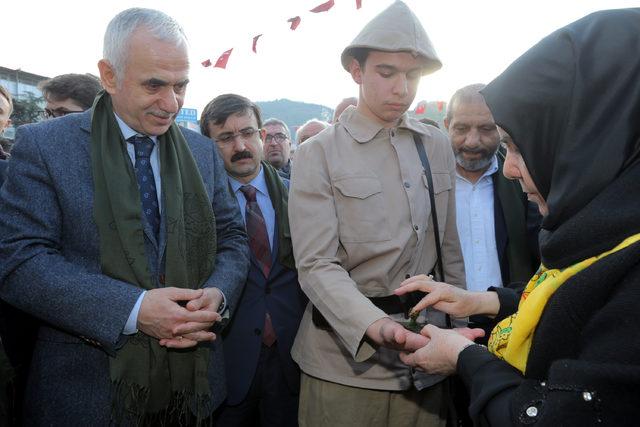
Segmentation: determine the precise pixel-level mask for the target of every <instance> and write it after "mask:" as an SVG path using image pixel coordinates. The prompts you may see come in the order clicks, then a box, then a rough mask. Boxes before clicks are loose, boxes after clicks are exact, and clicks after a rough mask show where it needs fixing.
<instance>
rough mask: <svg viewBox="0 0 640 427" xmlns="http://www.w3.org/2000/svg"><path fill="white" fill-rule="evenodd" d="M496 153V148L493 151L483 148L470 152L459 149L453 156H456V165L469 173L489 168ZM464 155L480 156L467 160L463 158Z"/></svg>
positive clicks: (465, 149)
mask: <svg viewBox="0 0 640 427" xmlns="http://www.w3.org/2000/svg"><path fill="white" fill-rule="evenodd" d="M497 151H498V147H496V149H495V150H486V149H484V148H479V149H475V150H470V149H467V148H461V149H459V150H455V151H454V154H455V156H456V163H458V165H460V167H461V168H462V169H464V170H467V171H469V172H477V171H479V170H482V169H486V168H488V167H489V165H490V164H491V161H492V160H493V156H495V154H496V152H497ZM464 153H472V154H480V157H477V158H475V159H467V158H465V156H464Z"/></svg>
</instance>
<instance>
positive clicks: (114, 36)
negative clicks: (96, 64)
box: [102, 7, 187, 78]
mask: <svg viewBox="0 0 640 427" xmlns="http://www.w3.org/2000/svg"><path fill="white" fill-rule="evenodd" d="M143 26H144V27H145V28H146V29H147V30H148V31H149V32H150V33H151V34H152V35H153V36H154V37H156V38H157V39H159V40H162V41H164V42H168V43H175V45H176V46H184V45H186V43H187V36H186V35H185V34H184V31H183V29H182V27H181V26H180V24H178V22H176V20H175V19H173V18H172V17H170V16H169V15H167V14H165V13H163V12H160V11H159V10H154V9H144V8H138V7H134V8H131V9H127V10H123V11H122V12H120V13H118V14H117V15H116V16H115V17H114V18H113V19H112V20H111V22H109V25H108V26H107V30H106V31H105V33H104V47H103V53H102V54H103V56H104V59H106V60H107V61H109V63H110V64H111V67H113V70H114V72H115V74H116V77H118V78H121V77H122V75H123V74H124V70H125V67H126V65H127V57H128V53H129V44H130V42H131V36H132V35H133V33H134V32H135V31H136V30H137V29H138V28H140V27H143Z"/></svg>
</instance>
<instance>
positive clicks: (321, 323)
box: [311, 292, 424, 331]
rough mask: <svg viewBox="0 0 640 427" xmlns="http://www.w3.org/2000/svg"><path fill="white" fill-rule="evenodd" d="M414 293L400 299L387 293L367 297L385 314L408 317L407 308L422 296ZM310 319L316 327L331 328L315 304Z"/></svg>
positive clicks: (328, 329) (409, 308)
mask: <svg viewBox="0 0 640 427" xmlns="http://www.w3.org/2000/svg"><path fill="white" fill-rule="evenodd" d="M414 294H416V295H415V296H414V295H411V296H410V297H409V298H407V299H406V300H402V299H400V297H399V296H397V295H389V296H386V297H371V298H368V299H369V301H371V302H372V303H373V305H375V306H376V307H378V308H379V309H380V310H382V311H384V312H385V313H386V314H400V313H402V314H404V315H405V317H408V316H409V310H411V308H412V307H413V306H414V305H415V304H416V303H417V301H420V298H422V297H423V296H424V294H420V293H417V292H414ZM418 296H419V297H418ZM412 297H413V298H412ZM415 297H418V299H417V300H416V299H415ZM311 319H312V320H313V324H314V325H315V326H316V328H319V329H324V330H327V331H330V330H332V328H331V325H330V324H329V322H327V319H325V317H324V316H323V315H322V313H320V310H318V309H317V308H316V307H315V306H313V311H312V313H311Z"/></svg>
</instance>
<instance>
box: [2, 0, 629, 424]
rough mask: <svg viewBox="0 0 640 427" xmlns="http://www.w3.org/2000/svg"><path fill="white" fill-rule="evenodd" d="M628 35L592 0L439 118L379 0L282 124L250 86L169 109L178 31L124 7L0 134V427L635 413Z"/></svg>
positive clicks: (400, 18) (396, 14)
mask: <svg viewBox="0 0 640 427" xmlns="http://www.w3.org/2000/svg"><path fill="white" fill-rule="evenodd" d="M638 51H640V11H639V10H638V9H626V10H616V11H602V12H598V13H595V14H592V15H589V16H587V17H585V18H583V19H581V20H578V21H576V22H574V23H572V24H569V25H568V26H566V27H564V28H561V29H559V30H558V31H556V32H554V33H552V34H551V35H549V36H548V37H546V38H545V39H543V40H542V41H540V42H539V43H538V44H536V45H535V46H533V47H532V48H531V49H530V50H529V51H527V52H526V53H525V54H524V55H523V56H521V57H520V58H518V59H517V60H516V61H515V62H514V63H513V64H512V65H511V66H510V67H509V68H507V70H505V71H504V73H503V74H501V75H500V76H498V77H497V78H496V79H495V80H494V81H492V82H490V83H488V84H486V85H485V84H479V83H472V82H469V83H470V84H469V85H467V86H465V87H462V88H460V89H458V90H457V91H456V92H455V93H454V94H453V96H452V97H451V99H450V101H449V102H448V104H447V110H446V117H445V119H444V122H443V123H442V127H441V126H440V125H439V123H437V122H435V121H432V120H429V119H423V120H417V119H416V118H415V117H412V116H410V115H409V114H408V113H407V110H408V109H409V107H410V105H411V104H412V102H413V101H414V97H415V94H416V91H417V88H418V83H419V81H420V78H421V77H422V76H423V75H426V74H429V73H432V72H436V71H437V70H438V69H439V68H440V67H441V66H442V64H441V61H440V59H439V57H438V55H437V53H436V49H435V48H434V46H433V45H432V43H431V42H430V40H429V38H428V36H427V33H426V31H425V30H424V28H423V27H422V24H421V23H420V20H419V19H418V18H417V17H416V16H415V15H414V14H413V13H412V12H411V10H410V9H409V8H408V7H407V6H406V5H405V4H404V3H403V2H401V1H397V2H394V3H393V4H392V5H391V6H389V7H388V8H387V9H385V10H384V11H382V12H381V13H380V14H379V15H378V16H376V17H375V18H374V19H373V20H372V21H371V22H369V23H368V24H367V25H366V26H365V27H364V28H363V29H362V31H361V32H360V33H359V34H358V36H357V37H356V38H355V39H354V40H353V42H352V43H350V44H349V45H348V46H347V47H346V48H345V49H344V51H343V52H342V54H341V63H342V66H343V68H344V70H345V71H346V72H348V73H349V74H350V75H351V77H352V79H353V81H354V83H355V84H356V85H357V87H358V97H357V98H345V99H343V100H342V101H341V102H340V103H339V104H338V105H337V106H336V109H335V113H334V116H333V119H332V120H331V121H330V122H326V121H323V120H321V119H320V118H314V119H311V120H308V121H307V122H306V123H303V124H300V126H299V127H298V128H297V131H296V137H295V139H296V140H295V141H292V133H291V130H290V129H289V127H288V125H287V124H286V123H285V122H284V121H283V120H281V119H279V118H276V117H270V118H263V117H262V111H261V110H260V108H259V107H258V105H257V104H256V103H255V102H254V101H253V100H251V99H250V98H249V97H247V96H246V95H250V94H212V99H211V101H210V102H209V103H208V104H207V106H206V107H205V108H204V110H203V112H202V114H201V117H200V121H199V126H200V129H199V132H195V131H191V130H188V129H185V128H181V127H179V126H177V125H176V124H175V122H174V120H175V117H176V115H177V113H178V112H179V111H180V108H181V107H182V104H183V102H184V96H185V93H186V91H187V87H188V71H189V61H188V52H187V44H186V38H185V35H184V33H183V31H182V28H181V27H180V26H179V24H178V23H177V22H176V21H175V20H174V19H173V18H171V17H169V16H167V15H165V14H164V13H162V12H159V11H156V10H151V9H139V8H134V9H128V10H125V11H123V12H121V13H120V14H118V15H117V16H116V17H114V18H113V20H112V21H111V22H110V23H109V26H108V27H107V29H106V32H105V43H104V55H103V58H102V59H101V60H100V61H99V62H98V69H99V77H96V76H93V75H90V74H64V75H60V76H57V77H54V78H52V79H48V80H46V81H44V82H42V83H41V84H40V86H39V88H40V90H41V91H42V93H43V97H44V100H45V101H46V106H45V107H44V110H43V120H42V121H41V122H39V123H34V124H28V125H25V126H21V127H19V128H18V129H17V132H16V137H15V144H13V146H11V144H8V145H7V146H2V147H0V334H1V336H2V340H1V341H0V344H1V346H2V348H0V350H1V351H0V425H4V424H7V425H23V424H24V425H69V424H74V423H76V424H80V425H85V424H91V425H138V424H167V425H200V424H208V425H219V426H297V425H302V426H367V427H371V426H443V427H444V426H471V425H492V426H503V425H504V426H507V425H550V424H552V423H554V424H558V425H580V426H582V425H612V426H613V425H616V426H619V425H634V424H635V422H636V419H637V417H636V415H637V409H636V407H637V402H638V401H639V400H640V394H639V391H638V390H640V387H639V386H640V358H639V356H638V355H639V354H640V351H639V350H640V339H638V335H637V333H636V332H635V323H636V322H635V320H634V317H633V314H634V313H635V311H636V309H637V307H638V302H640V301H639V300H640V243H638V242H639V241H640V220H638V218H640V216H639V215H638V214H640V212H638V209H639V207H640V204H638V202H637V200H638V196H640V194H639V192H640V191H639V190H640V186H639V185H638V183H639V182H640V177H639V176H638V173H640V167H639V166H640V139H639V138H638V135H640V129H638V126H639V125H638V123H639V122H638V120H637V116H638V113H639V112H640V102H639V101H640V80H638V79H637V72H638V71H640V59H638V58H640V56H638V55H635V56H634V55H629V54H628V52H638ZM12 110H13V100H12V96H11V94H10V93H9V92H8V91H7V90H6V89H5V88H4V87H2V86H0V133H1V132H2V131H4V129H6V128H7V127H9V126H10V125H11V114H12ZM292 148H295V153H294V152H293V150H292Z"/></svg>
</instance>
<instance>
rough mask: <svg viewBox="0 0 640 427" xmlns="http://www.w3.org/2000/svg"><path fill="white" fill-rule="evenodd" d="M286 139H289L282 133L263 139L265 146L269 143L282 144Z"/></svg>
mask: <svg viewBox="0 0 640 427" xmlns="http://www.w3.org/2000/svg"><path fill="white" fill-rule="evenodd" d="M287 139H289V137H288V136H287V135H285V134H284V133H280V132H278V133H274V134H273V135H267V136H266V137H265V138H264V142H266V143H267V144H269V143H271V141H275V142H277V143H278V144H282V143H283V142H285V141H286V140H287Z"/></svg>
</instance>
